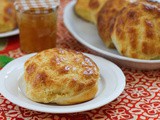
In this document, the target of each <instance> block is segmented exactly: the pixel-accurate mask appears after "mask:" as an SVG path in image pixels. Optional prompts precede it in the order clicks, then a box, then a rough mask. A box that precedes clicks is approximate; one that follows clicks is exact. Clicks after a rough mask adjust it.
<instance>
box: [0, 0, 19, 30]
mask: <svg viewBox="0 0 160 120" xmlns="http://www.w3.org/2000/svg"><path fill="white" fill-rule="evenodd" d="M16 27H17V22H16V11H15V9H14V6H13V3H12V2H9V1H8V0H1V3H0V33H3V32H8V31H11V30H13V29H15V28H16Z"/></svg>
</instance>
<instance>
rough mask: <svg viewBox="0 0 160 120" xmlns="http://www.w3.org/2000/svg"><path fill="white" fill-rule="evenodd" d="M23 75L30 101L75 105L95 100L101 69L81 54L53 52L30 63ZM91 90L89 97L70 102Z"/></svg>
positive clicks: (31, 59)
mask: <svg viewBox="0 0 160 120" xmlns="http://www.w3.org/2000/svg"><path fill="white" fill-rule="evenodd" d="M24 75H25V81H26V92H27V95H28V97H29V98H30V99H32V100H34V101H37V102H44V103H57V104H72V103H78V102H82V101H86V100H89V99H91V98H93V97H94V96H95V94H96V92H97V82H98V79H99V69H98V67H97V65H96V64H95V63H94V62H93V61H92V60H91V59H90V58H89V57H87V56H85V55H84V54H82V53H81V52H76V51H73V50H67V49H58V48H54V49H49V50H45V51H42V52H40V53H38V54H36V55H35V56H33V57H31V58H30V59H29V60H27V61H26V63H25V73H24ZM93 88H96V89H93ZM90 89H92V90H93V91H92V92H91V91H90V93H87V95H88V97H87V96H86V95H85V97H84V96H81V97H82V98H76V99H72V100H69V99H71V98H73V97H75V96H78V95H80V94H81V93H84V92H85V91H88V90H90ZM90 94H91V95H90Z"/></svg>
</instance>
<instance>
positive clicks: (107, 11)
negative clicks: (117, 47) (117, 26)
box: [97, 0, 135, 48]
mask: <svg viewBox="0 0 160 120" xmlns="http://www.w3.org/2000/svg"><path fill="white" fill-rule="evenodd" d="M131 2H135V0H107V2H106V3H105V5H104V6H103V7H102V9H101V10H100V11H99V13H98V19H97V28H98V32H99V35H100V37H101V39H102V40H103V42H104V43H105V45H106V46H107V47H109V48H114V44H113V43H112V39H111V34H110V33H111V31H112V29H113V25H114V22H115V19H116V16H117V15H118V14H119V12H120V11H121V10H122V9H123V8H124V7H126V6H127V5H128V4H130V3H131Z"/></svg>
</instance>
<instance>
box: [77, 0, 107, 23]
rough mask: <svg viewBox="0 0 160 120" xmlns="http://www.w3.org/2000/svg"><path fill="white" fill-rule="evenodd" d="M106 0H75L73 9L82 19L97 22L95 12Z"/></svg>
mask: <svg viewBox="0 0 160 120" xmlns="http://www.w3.org/2000/svg"><path fill="white" fill-rule="evenodd" d="M106 1H107V0H77V2H76V4H75V7H74V10H75V13H76V14H77V15H78V16H80V17H81V18H82V19H84V20H87V21H89V22H91V23H94V24H96V23H97V13H98V12H99V10H100V9H101V8H102V6H103V5H104V3H105V2H106Z"/></svg>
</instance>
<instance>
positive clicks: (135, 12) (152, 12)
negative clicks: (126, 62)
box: [112, 2, 160, 60]
mask: <svg viewBox="0 0 160 120" xmlns="http://www.w3.org/2000/svg"><path fill="white" fill-rule="evenodd" d="M112 41H113V43H114V45H115V46H116V48H117V50H118V51H119V53H120V54H122V55H124V56H127V57H131V58H137V59H148V60H149V59H160V4H159V3H156V2H139V3H134V4H130V5H129V6H127V7H126V8H125V9H123V10H122V12H121V13H120V14H119V15H118V16H117V19H116V21H115V24H114V28H113V32H112Z"/></svg>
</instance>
